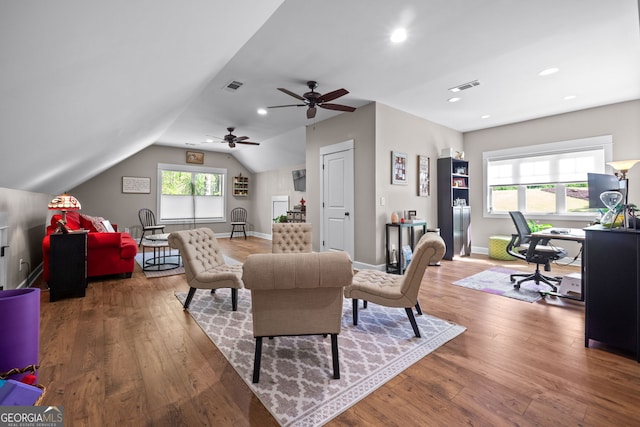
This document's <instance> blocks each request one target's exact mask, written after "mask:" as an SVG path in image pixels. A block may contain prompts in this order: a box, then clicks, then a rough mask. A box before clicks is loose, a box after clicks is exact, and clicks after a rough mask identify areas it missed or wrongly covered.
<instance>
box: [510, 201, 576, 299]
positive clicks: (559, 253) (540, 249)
mask: <svg viewBox="0 0 640 427" xmlns="http://www.w3.org/2000/svg"><path fill="white" fill-rule="evenodd" d="M509 215H511V219H512V220H513V223H514V224H515V226H516V230H517V231H518V233H517V234H512V235H511V241H510V242H509V244H508V245H507V252H508V253H509V254H510V255H512V256H514V257H516V258H520V259H523V260H525V261H527V262H528V263H535V265H536V271H535V272H534V273H516V274H512V275H511V276H510V277H511V282H515V281H516V277H521V279H520V280H518V281H517V282H516V283H515V284H514V285H513V287H514V288H516V289H520V284H522V283H523V282H526V281H529V280H533V281H535V283H536V285H538V284H540V282H542V283H546V284H547V285H549V286H551V288H552V289H553V291H554V292H557V290H558V288H557V286H556V285H557V284H558V283H560V281H562V277H555V276H545V275H543V274H542V273H540V265H544V271H551V261H555V260H557V259H560V258H563V257H565V256H567V251H565V250H564V249H562V248H559V247H556V246H551V245H549V244H548V243H549V239H541V240H539V241H538V242H537V244H536V245H535V247H533V248H530V247H529V243H530V242H531V229H530V228H529V224H528V223H527V220H526V219H525V218H524V215H522V212H519V211H512V212H509Z"/></svg>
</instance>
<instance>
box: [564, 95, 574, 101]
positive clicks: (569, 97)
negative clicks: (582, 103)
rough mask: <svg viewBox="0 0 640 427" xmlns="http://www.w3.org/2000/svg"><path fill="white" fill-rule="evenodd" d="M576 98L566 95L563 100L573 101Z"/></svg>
mask: <svg viewBox="0 0 640 427" xmlns="http://www.w3.org/2000/svg"><path fill="white" fill-rule="evenodd" d="M575 97H576V96H575V95H567V96H565V97H564V99H566V100H567V101H568V100H570V99H574V98H575Z"/></svg>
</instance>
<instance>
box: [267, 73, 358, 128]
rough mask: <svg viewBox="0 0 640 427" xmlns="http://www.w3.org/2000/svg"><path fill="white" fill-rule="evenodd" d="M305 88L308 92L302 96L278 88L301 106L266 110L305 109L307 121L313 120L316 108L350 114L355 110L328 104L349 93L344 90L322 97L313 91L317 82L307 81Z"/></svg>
mask: <svg viewBox="0 0 640 427" xmlns="http://www.w3.org/2000/svg"><path fill="white" fill-rule="evenodd" d="M307 86H308V87H309V92H305V93H304V94H303V95H302V96H301V95H298V94H297V93H294V92H291V91H290V90H288V89H285V88H283V87H279V88H278V90H279V91H280V92H282V93H286V94H287V95H289V96H292V97H294V98H296V99H298V100H300V101H302V102H303V103H302V104H288V105H274V106H272V107H268V108H282V107H307V118H308V119H313V118H314V117H315V116H316V112H317V108H316V107H320V108H324V109H327V110H336V111H347V112H350V113H351V112H354V111H355V110H356V109H355V108H354V107H349V106H348V105H342V104H330V103H328V102H329V101H333V100H334V99H337V98H340V97H341V96H344V95H346V94H348V93H349V91H348V90H346V89H337V90H334V91H332V92H328V93H325V94H324V95H322V94H320V93H318V92H316V91H315V89H316V88H317V87H318V82H316V81H313V80H309V81H308V82H307Z"/></svg>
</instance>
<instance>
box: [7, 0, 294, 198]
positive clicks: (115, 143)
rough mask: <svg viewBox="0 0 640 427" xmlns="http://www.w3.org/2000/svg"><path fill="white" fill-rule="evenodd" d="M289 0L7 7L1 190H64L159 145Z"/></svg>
mask: <svg viewBox="0 0 640 427" xmlns="http://www.w3.org/2000/svg"><path fill="white" fill-rule="evenodd" d="M281 3H282V0H234V1H233V2H230V1H221V0H215V1H212V0H187V1H181V2H176V1H171V0H109V1H102V2H87V1H83V0H57V1H55V2H49V1H43V2H26V1H4V2H2V3H1V4H0V55H1V59H0V60H1V62H2V66H1V67H0V118H1V119H0V120H1V122H0V123H1V126H0V148H1V153H2V154H1V156H0V187H7V188H13V189H18V190H25V191H34V192H42V193H59V192H61V191H64V190H65V189H67V188H72V187H74V186H76V185H78V184H80V183H82V182H84V181H85V180H87V179H89V178H90V177H92V176H95V175H96V174H98V173H100V172H102V171H104V170H106V169H108V168H109V167H111V166H113V165H115V164H117V163H118V162H120V161H122V160H123V159H125V158H127V157H129V156H131V155H132V154H134V153H136V152H138V151H140V150H141V149H142V148H144V147H146V146H148V145H150V144H152V143H153V142H155V141H156V140H157V138H158V137H159V135H161V134H162V133H163V132H164V131H165V130H166V129H167V127H168V126H169V125H170V124H171V123H173V121H174V120H175V118H176V117H177V116H178V115H179V114H180V113H181V112H182V111H183V110H184V109H185V108H186V107H187V106H188V104H189V102H190V100H192V99H193V98H194V97H195V96H196V95H197V94H198V93H200V92H201V91H202V89H203V88H204V87H205V85H206V84H207V83H208V82H209V81H210V80H211V79H212V78H213V77H214V76H215V75H216V73H217V72H219V70H221V69H222V67H223V66H224V65H225V64H226V63H227V62H228V61H229V60H230V59H231V58H232V57H233V55H234V54H235V53H236V52H237V51H238V50H239V49H240V48H241V47H242V46H243V44H244V43H245V42H246V41H247V40H248V39H249V38H250V37H251V36H252V35H253V34H254V33H255V32H256V31H257V30H258V29H259V28H260V26H261V25H263V23H264V22H265V21H266V20H267V19H268V18H269V17H270V16H271V14H272V13H273V12H274V11H275V10H276V9H277V7H278V6H279V5H280V4H281ZM238 11H244V12H247V11H250V13H242V19H241V20H238V19H234V17H237V13H238Z"/></svg>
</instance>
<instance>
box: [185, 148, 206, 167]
mask: <svg viewBox="0 0 640 427" xmlns="http://www.w3.org/2000/svg"><path fill="white" fill-rule="evenodd" d="M187 163H197V164H199V165H201V164H203V163H204V153H201V152H199V151H187Z"/></svg>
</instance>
